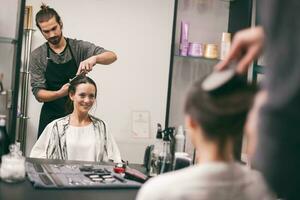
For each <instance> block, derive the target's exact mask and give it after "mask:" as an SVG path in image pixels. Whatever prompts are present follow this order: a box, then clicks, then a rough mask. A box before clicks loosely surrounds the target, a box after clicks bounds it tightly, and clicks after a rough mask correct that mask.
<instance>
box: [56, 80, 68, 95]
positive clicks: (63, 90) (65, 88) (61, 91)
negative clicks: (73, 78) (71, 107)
mask: <svg viewBox="0 0 300 200" xmlns="http://www.w3.org/2000/svg"><path fill="white" fill-rule="evenodd" d="M69 86H70V83H66V84H64V85H63V86H62V87H61V88H60V89H59V90H58V93H59V94H60V95H59V96H61V97H64V96H67V95H68V90H69Z"/></svg>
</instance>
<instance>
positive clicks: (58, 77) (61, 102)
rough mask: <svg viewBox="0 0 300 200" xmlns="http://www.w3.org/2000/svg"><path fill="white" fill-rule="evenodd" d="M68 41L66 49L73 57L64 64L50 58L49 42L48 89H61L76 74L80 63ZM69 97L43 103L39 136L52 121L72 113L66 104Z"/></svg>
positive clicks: (46, 74) (46, 73) (46, 76)
mask: <svg viewBox="0 0 300 200" xmlns="http://www.w3.org/2000/svg"><path fill="white" fill-rule="evenodd" d="M66 42H67V45H66V49H65V51H66V50H67V48H69V49H70V52H71V56H72V58H71V60H69V61H68V62H66V63H63V64H57V63H55V62H53V61H52V60H51V59H49V51H50V47H49V44H48V43H47V68H46V72H45V79H46V85H47V90H50V91H56V90H59V89H60V88H61V87H62V86H63V85H64V84H66V83H68V82H69V79H71V78H73V77H74V76H75V75H76V72H77V70H78V65H77V64H76V61H75V59H74V56H73V52H72V50H71V48H70V46H69V41H68V39H66ZM68 98H69V97H68V96H65V97H62V98H59V99H56V100H54V101H50V102H45V103H44V104H43V106H42V109H41V114H40V121H39V130H38V137H39V136H40V135H41V134H42V132H43V130H44V129H45V127H46V126H47V125H48V124H49V123H50V122H52V121H53V120H55V119H58V118H60V117H64V116H66V115H68V114H70V113H68V112H67V111H66V109H65V104H66V102H67V100H68Z"/></svg>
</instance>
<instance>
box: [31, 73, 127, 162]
mask: <svg viewBox="0 0 300 200" xmlns="http://www.w3.org/2000/svg"><path fill="white" fill-rule="evenodd" d="M96 96H97V87H96V83H95V82H94V81H93V80H92V79H91V78H89V77H87V76H79V77H77V78H75V79H74V80H72V81H71V83H70V86H69V98H70V105H69V107H70V109H71V110H73V111H72V113H71V114H70V115H67V116H65V117H62V118H59V119H56V120H54V121H53V122H51V123H50V124H48V125H47V127H46V128H45V129H44V131H43V133H42V135H41V136H40V137H39V139H38V141H37V142H36V143H35V145H34V146H33V148H32V150H31V153H30V157H34V158H46V159H61V160H81V161H113V162H121V156H120V151H119V148H118V146H117V144H116V142H115V140H114V138H113V136H112V135H110V134H108V133H107V132H106V128H105V124H104V122H103V121H102V120H100V119H98V118H96V117H94V116H92V115H90V114H89V111H90V109H91V108H92V106H93V105H94V103H95V100H96Z"/></svg>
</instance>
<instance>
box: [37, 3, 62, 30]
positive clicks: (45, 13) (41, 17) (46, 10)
mask: <svg viewBox="0 0 300 200" xmlns="http://www.w3.org/2000/svg"><path fill="white" fill-rule="evenodd" d="M52 17H55V19H56V21H57V23H59V24H61V18H60V16H59V15H58V13H57V12H56V11H55V10H54V9H53V8H50V7H49V6H47V5H46V4H44V3H43V4H42V5H41V9H40V10H39V12H38V13H37V14H36V15H35V23H36V26H37V27H39V29H41V27H40V25H39V23H41V22H46V21H48V20H49V19H51V18H52Z"/></svg>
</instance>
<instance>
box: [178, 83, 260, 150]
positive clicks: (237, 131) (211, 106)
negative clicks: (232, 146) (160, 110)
mask: <svg viewBox="0 0 300 200" xmlns="http://www.w3.org/2000/svg"><path fill="white" fill-rule="evenodd" d="M202 82H203V79H202V80H199V81H197V82H196V83H194V84H193V86H192V87H191V89H190V90H189V92H188V95H187V98H186V102H185V107H184V111H185V113H186V114H188V115H189V116H191V118H192V119H194V120H195V121H196V122H197V123H198V124H199V125H200V126H201V128H202V129H203V131H204V133H203V134H204V135H205V137H206V138H207V139H209V140H212V141H216V142H217V143H219V145H220V147H221V150H222V149H223V146H224V145H225V143H226V141H227V139H229V138H232V139H234V140H236V138H238V137H239V136H241V134H242V133H243V128H244V124H245V121H246V118H247V114H248V111H249V110H250V108H251V106H252V103H253V99H254V94H255V91H256V90H255V88H254V87H253V86H249V85H247V83H246V82H244V83H241V85H239V87H237V88H234V89H232V90H230V91H224V92H219V93H218V94H211V93H209V92H207V91H204V90H203V89H202Z"/></svg>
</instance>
